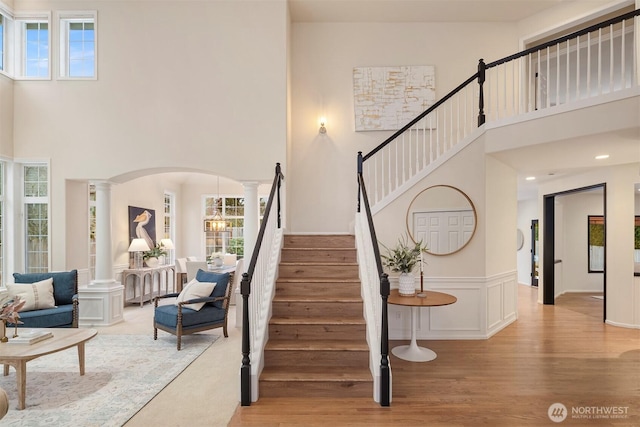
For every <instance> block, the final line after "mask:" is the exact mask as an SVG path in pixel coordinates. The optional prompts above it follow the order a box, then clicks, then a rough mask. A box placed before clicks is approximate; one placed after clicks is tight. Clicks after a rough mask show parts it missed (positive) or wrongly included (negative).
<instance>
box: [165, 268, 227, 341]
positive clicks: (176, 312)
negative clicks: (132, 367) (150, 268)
mask: <svg viewBox="0 0 640 427" xmlns="http://www.w3.org/2000/svg"><path fill="white" fill-rule="evenodd" d="M230 277H231V275H230V274H229V273H213V272H208V271H204V270H198V272H197V274H196V277H195V279H196V280H197V281H198V282H207V283H216V285H215V287H214V288H213V291H211V293H210V294H209V296H205V297H199V298H191V299H186V300H184V301H180V302H176V303H175V304H166V305H158V302H159V301H160V300H162V299H164V298H178V300H180V299H181V298H179V297H180V295H181V294H178V293H171V294H167V295H161V296H158V297H156V298H154V300H153V301H154V315H153V339H154V340H157V339H158V329H160V330H163V331H165V332H168V333H170V334H173V335H175V336H176V337H177V339H178V344H177V345H178V350H180V348H181V344H182V335H189V334H194V333H196V332H201V331H205V330H208V329H214V328H222V330H223V333H224V336H225V337H228V336H229V335H228V334H227V315H228V313H229V299H230V289H231V286H229V281H230ZM188 286H189V285H188V284H187V287H185V288H184V289H183V290H182V292H183V294H182V295H183V297H184V295H186V294H188V292H189V289H188ZM203 303H204V304H203ZM194 304H202V308H199V309H197V310H196V309H193V308H189V306H191V307H193V305H194Z"/></svg>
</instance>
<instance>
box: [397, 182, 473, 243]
mask: <svg viewBox="0 0 640 427" xmlns="http://www.w3.org/2000/svg"><path fill="white" fill-rule="evenodd" d="M436 189H438V190H447V189H450V190H452V191H454V192H455V193H451V194H452V195H453V196H452V197H453V198H455V197H457V196H458V193H459V195H461V196H463V197H464V200H466V202H467V203H468V208H469V209H465V210H471V211H472V212H473V230H472V231H471V234H470V235H469V236H468V238H466V240H465V241H464V242H463V243H462V244H461V245H460V246H459V247H458V248H457V249H456V250H454V251H450V252H443V253H437V252H432V251H431V249H429V247H428V246H427V250H426V252H427V253H429V254H431V255H435V256H444V255H452V254H455V253H456V252H460V251H461V250H462V249H464V248H465V246H467V245H468V244H469V242H470V241H471V239H472V238H473V236H474V235H475V234H476V228H477V226H478V214H477V212H476V208H475V206H474V205H473V202H472V201H471V199H470V198H469V196H467V195H466V194H465V193H464V192H463V191H462V190H460V189H459V188H456V187H453V186H451V185H444V184H442V185H433V186H431V187H428V188H425V189H424V190H422V191H421V192H419V193H418V194H417V195H416V196H415V197H414V198H413V200H411V203H409V208H408V209H407V217H406V223H407V233H408V235H409V237H410V238H411V240H412V241H413V242H414V243H417V241H416V238H415V234H414V233H413V227H412V225H413V224H412V223H413V214H414V213H415V212H420V211H417V210H416V209H415V207H414V208H413V209H412V206H415V205H416V203H417V201H418V200H419V198H420V197H421V196H424V195H425V193H426V192H428V191H429V190H432V192H433V190H436ZM452 208H454V206H442V205H440V206H437V208H436V210H435V211H442V212H448V211H453V210H454V209H452ZM455 208H458V209H459V208H460V206H455ZM423 243H424V242H423ZM428 243H429V242H426V244H427V245H428Z"/></svg>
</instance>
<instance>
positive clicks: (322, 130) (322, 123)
mask: <svg viewBox="0 0 640 427" xmlns="http://www.w3.org/2000/svg"><path fill="white" fill-rule="evenodd" d="M326 123H327V119H325V118H324V117H320V130H319V131H318V132H320V133H322V134H325V133H327V128H326V127H325V125H326Z"/></svg>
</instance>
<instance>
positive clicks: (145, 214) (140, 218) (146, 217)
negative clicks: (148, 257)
mask: <svg viewBox="0 0 640 427" xmlns="http://www.w3.org/2000/svg"><path fill="white" fill-rule="evenodd" d="M133 239H144V240H145V241H146V242H147V245H149V248H153V247H154V246H155V244H156V211H155V210H153V209H148V208H139V207H136V206H129V242H131V241H132V240H133Z"/></svg>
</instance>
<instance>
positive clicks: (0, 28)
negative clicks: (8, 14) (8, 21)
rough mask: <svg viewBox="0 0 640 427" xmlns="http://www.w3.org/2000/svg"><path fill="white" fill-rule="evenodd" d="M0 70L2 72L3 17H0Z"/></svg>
mask: <svg viewBox="0 0 640 427" xmlns="http://www.w3.org/2000/svg"><path fill="white" fill-rule="evenodd" d="M0 70H4V16H2V15H0Z"/></svg>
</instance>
